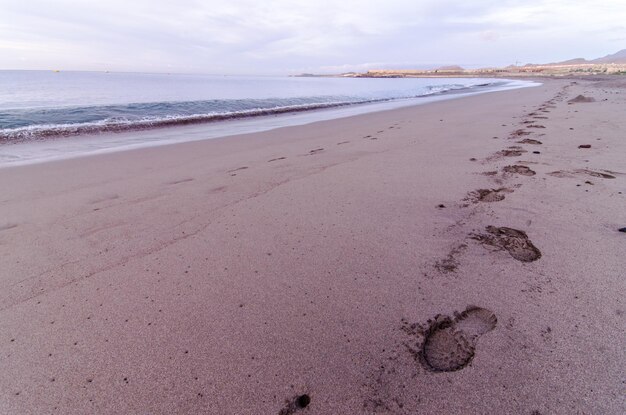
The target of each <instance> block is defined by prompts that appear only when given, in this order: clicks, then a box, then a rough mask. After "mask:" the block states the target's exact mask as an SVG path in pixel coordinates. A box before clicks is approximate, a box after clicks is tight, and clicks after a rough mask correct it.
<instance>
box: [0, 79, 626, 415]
mask: <svg viewBox="0 0 626 415" xmlns="http://www.w3.org/2000/svg"><path fill="white" fill-rule="evenodd" d="M625 84H626V82H625V81H621V84H620V81H617V80H615V81H602V82H600V83H592V82H585V81H577V82H573V81H568V80H554V81H546V83H545V84H544V85H543V86H541V87H538V88H529V89H521V90H514V91H508V92H498V93H490V94H487V95H482V96H474V97H466V98H460V99H456V100H452V101H446V102H439V103H433V104H428V105H424V106H416V107H409V108H403V109H397V110H393V111H386V112H379V113H374V114H367V115H361V116H356V117H351V118H345V119H338V120H332V121H325V122H320V123H314V124H310V125H305V126H297V127H289V128H283V129H279V130H274V131H270V132H266V133H259V134H253V135H246V136H238V137H231V138H226V139H216V140H208V141H202V142H193V143H185V144H177V145H171V146H163V147H155V148H149V149H141V150H132V151H126V152H120V153H113V154H106V155H99V156H93V157H84V158H79V159H73V160H65V161H58V162H49V163H44V164H38V165H32V166H22V167H12V168H5V169H1V170H0V188H1V189H2V192H1V194H0V221H1V222H0V258H1V259H0V261H1V262H0V283H1V284H2V290H1V291H0V364H1V369H0V370H1V372H0V373H1V374H0V413H3V414H44V413H59V414H199V413H207V414H281V415H288V414H292V413H297V414H300V413H301V414H303V415H304V414H367V413H390V414H416V413H427V414H479V413H484V414H504V413H507V414H508V413H514V414H529V415H530V414H621V413H624V411H625V391H626V383H625V371H624V368H625V367H626V356H625V353H626V335H625V331H624V318H625V317H624V313H625V311H626V308H625V305H624V297H625V296H624V293H625V292H626V290H625V279H624V276H625V268H626V266H625V265H626V259H625V258H626V234H624V233H620V232H618V228H621V227H624V226H626V208H625V206H626V205H625V198H626V195H624V193H625V192H626V161H625V159H624V155H625V154H626V134H625V131H626V111H625V108H626V88H624V86H625ZM578 95H583V96H585V97H591V98H594V99H595V102H575V103H571V104H570V103H568V101H569V100H570V99H572V98H575V97H577V96H578ZM523 139H532V140H536V141H538V142H541V143H542V144H538V143H534V142H531V141H526V142H524V143H519V141H521V140H523ZM581 144H583V145H584V144H591V148H589V149H579V148H578V146H579V145H581ZM536 152H539V154H537V153H536ZM471 159H473V160H471ZM507 166H509V167H507ZM505 168H506V171H505V170H504V169H505ZM532 172H534V173H535V174H532ZM455 312H458V313H457V314H454V313H455ZM305 394H306V395H308V397H309V398H310V402H307V398H306V397H303V398H301V399H300V400H297V397H300V396H302V395H305ZM306 404H308V405H307V406H306V408H302V406H304V405H306Z"/></svg>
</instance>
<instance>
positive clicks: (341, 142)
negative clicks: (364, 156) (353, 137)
mask: <svg viewBox="0 0 626 415" xmlns="http://www.w3.org/2000/svg"><path fill="white" fill-rule="evenodd" d="M349 142H350V141H340V142H339V143H337V145H338V146H340V145H342V144H348V143H349Z"/></svg>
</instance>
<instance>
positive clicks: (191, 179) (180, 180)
mask: <svg viewBox="0 0 626 415" xmlns="http://www.w3.org/2000/svg"><path fill="white" fill-rule="evenodd" d="M193 180H194V178H193V177H187V178H185V179H179V180H174V181H171V182H167V183H166V184H171V185H174V184H180V183H187V182H191V181H193Z"/></svg>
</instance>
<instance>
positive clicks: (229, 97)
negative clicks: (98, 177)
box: [0, 71, 537, 166]
mask: <svg viewBox="0 0 626 415" xmlns="http://www.w3.org/2000/svg"><path fill="white" fill-rule="evenodd" d="M534 85H537V84H536V83H533V82H529V81H518V80H507V79H488V78H474V79H472V78H349V77H268V76H221V75H197V74H165V73H114V72H111V73H109V72H72V71H0V166H6V165H15V164H25V163H32V162H40V161H46V160H50V159H58V158H67V157H77V156H81V155H85V154H92V153H97V152H108V151H119V150H124V149H128V148H137V147H143V146H154V145H162V144H171V143H175V142H182V141H193V140H200V139H210V138H215V137H223V136H229V135H235V134H242V133H250V132H256V131H264V130H268V129H273V128H279V127H283V126H289V125H297V124H306V123H310V122H315V121H320V120H327V119H332V118H339V117H346V116H351V115H356V114H363V113H367V112H372V111H380V110H385V109H391V108H397V107H400V106H407V105H416V104H421V103H426V102H432V101H436V100H442V99H452V98H457V97H460V96H465V95H468V94H477V93H486V92H493V91H500V90H506V89H513V88H521V87H528V86H534Z"/></svg>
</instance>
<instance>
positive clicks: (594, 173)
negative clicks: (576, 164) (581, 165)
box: [576, 169, 615, 179]
mask: <svg viewBox="0 0 626 415" xmlns="http://www.w3.org/2000/svg"><path fill="white" fill-rule="evenodd" d="M576 173H583V174H588V175H589V176H593V177H601V178H603V179H614V178H615V176H613V175H612V174H607V173H602V172H599V171H593V170H587V169H579V170H576ZM611 173H613V172H611Z"/></svg>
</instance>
